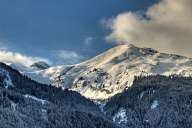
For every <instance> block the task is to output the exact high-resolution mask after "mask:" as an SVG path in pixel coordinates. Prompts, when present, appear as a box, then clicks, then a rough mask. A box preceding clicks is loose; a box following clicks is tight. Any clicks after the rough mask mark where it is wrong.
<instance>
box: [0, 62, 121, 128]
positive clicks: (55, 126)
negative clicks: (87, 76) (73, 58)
mask: <svg viewBox="0 0 192 128" xmlns="http://www.w3.org/2000/svg"><path fill="white" fill-rule="evenodd" d="M0 69H1V72H0V127H1V128H118V127H119V126H117V125H116V124H115V123H113V121H111V120H109V119H107V118H106V117H105V116H104V114H103V113H101V112H100V110H99V108H98V107H97V106H96V105H95V104H94V103H93V102H91V101H89V100H87V99H86V98H84V97H82V96H81V95H80V94H78V93H77V92H73V91H68V90H61V89H59V88H54V87H52V86H48V85H43V84H39V83H37V82H35V81H32V80H30V79H29V78H28V77H25V76H23V75H21V74H20V73H19V72H18V71H16V70H13V69H12V68H10V67H8V66H7V65H5V64H3V63H0ZM5 81H7V82H5ZM8 81H9V82H8ZM12 85H14V86H12Z"/></svg>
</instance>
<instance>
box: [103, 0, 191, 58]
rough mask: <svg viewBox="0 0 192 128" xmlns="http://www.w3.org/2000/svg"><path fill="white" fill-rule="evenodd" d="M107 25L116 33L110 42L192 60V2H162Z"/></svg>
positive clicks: (110, 36)
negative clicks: (153, 49) (150, 49)
mask: <svg viewBox="0 0 192 128" xmlns="http://www.w3.org/2000/svg"><path fill="white" fill-rule="evenodd" d="M105 25H107V26H108V27H109V28H110V29H111V30H112V32H111V34H110V35H108V36H107V37H106V39H107V40H108V41H110V42H116V43H120V44H122V43H132V44H134V45H136V46H141V47H152V48H155V49H158V50H160V51H162V52H171V53H177V54H181V55H185V56H188V57H192V50H191V48H192V0H161V1H160V2H159V3H157V4H155V5H153V6H151V7H149V8H148V10H147V11H146V12H145V13H142V12H125V13H122V14H119V15H118V16H117V17H115V18H112V19H109V20H108V21H107V22H105Z"/></svg>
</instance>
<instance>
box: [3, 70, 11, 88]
mask: <svg viewBox="0 0 192 128" xmlns="http://www.w3.org/2000/svg"><path fill="white" fill-rule="evenodd" d="M0 76H1V77H2V78H3V79H4V80H3V85H4V87H5V88H6V89H8V88H9V87H13V86H14V85H13V82H12V80H11V77H10V75H9V73H8V72H7V71H6V70H3V69H0Z"/></svg>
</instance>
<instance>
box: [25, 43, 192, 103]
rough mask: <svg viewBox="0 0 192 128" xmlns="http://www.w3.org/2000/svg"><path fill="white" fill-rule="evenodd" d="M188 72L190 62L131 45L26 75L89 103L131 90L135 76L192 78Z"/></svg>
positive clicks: (189, 71) (183, 58)
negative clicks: (71, 91)
mask: <svg viewBox="0 0 192 128" xmlns="http://www.w3.org/2000/svg"><path fill="white" fill-rule="evenodd" d="M191 71H192V59H191V58H187V57H184V56H180V55H175V54H167V53H160V52H158V51H156V50H154V49H151V48H139V47H136V46H134V45H131V44H130V45H119V46H116V47H114V48H112V49H109V50H108V51H106V52H104V53H102V54H100V55H98V56H96V57H94V58H92V59H90V60H87V61H85V62H83V63H80V64H76V65H69V66H65V65H64V66H57V67H50V68H48V69H44V70H40V71H38V72H37V71H36V72H30V73H29V72H28V73H27V74H26V75H28V76H29V77H31V78H32V79H34V80H37V81H39V82H41V83H46V84H52V85H54V86H57V87H62V88H69V89H71V90H74V91H77V92H79V93H81V94H82V95H84V96H85V97H87V98H90V99H95V100H105V99H108V98H110V97H112V96H113V95H115V94H117V93H120V92H122V91H123V90H125V89H126V88H127V87H129V86H131V85H132V83H133V81H134V78H135V76H146V75H156V74H160V75H171V74H180V75H183V76H191Z"/></svg>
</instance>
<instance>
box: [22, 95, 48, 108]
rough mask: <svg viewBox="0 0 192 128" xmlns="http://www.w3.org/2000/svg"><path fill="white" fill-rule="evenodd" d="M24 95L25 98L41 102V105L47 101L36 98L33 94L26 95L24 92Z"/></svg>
mask: <svg viewBox="0 0 192 128" xmlns="http://www.w3.org/2000/svg"><path fill="white" fill-rule="evenodd" d="M24 97H25V98H30V99H32V100H35V101H37V102H41V104H42V105H44V104H46V103H48V101H47V100H43V99H40V98H37V97H35V96H31V95H28V94H25V95H24Z"/></svg>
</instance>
